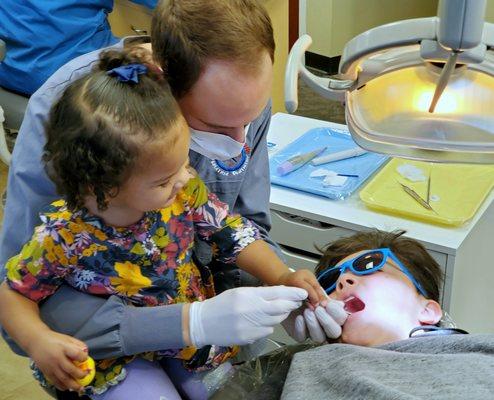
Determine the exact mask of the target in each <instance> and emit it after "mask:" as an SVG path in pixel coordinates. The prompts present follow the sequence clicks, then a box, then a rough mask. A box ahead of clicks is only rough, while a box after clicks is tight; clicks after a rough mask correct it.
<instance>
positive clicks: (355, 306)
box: [343, 296, 365, 314]
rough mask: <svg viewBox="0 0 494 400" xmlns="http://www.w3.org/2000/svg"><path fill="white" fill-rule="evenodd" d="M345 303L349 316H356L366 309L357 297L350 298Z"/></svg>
mask: <svg viewBox="0 0 494 400" xmlns="http://www.w3.org/2000/svg"><path fill="white" fill-rule="evenodd" d="M344 303H345V306H344V307H343V308H344V309H345V311H346V312H347V313H349V314H355V313H357V312H359V311H362V310H363V309H364V308H365V303H364V302H363V301H362V300H360V299H359V298H358V297H355V296H350V297H348V298H347V299H346V300H344Z"/></svg>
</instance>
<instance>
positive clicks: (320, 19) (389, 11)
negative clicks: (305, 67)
mask: <svg viewBox="0 0 494 400" xmlns="http://www.w3.org/2000/svg"><path fill="white" fill-rule="evenodd" d="M490 1H491V2H492V1H493V0H490ZM306 3H307V10H306V11H307V12H306V14H307V21H306V29H307V33H308V34H309V35H311V36H312V38H313V40H314V43H313V45H312V46H311V48H310V51H311V52H314V53H317V54H321V55H324V56H328V57H334V56H337V55H341V53H342V50H343V47H344V46H345V44H346V42H348V41H349V40H350V39H351V38H353V37H354V36H356V35H358V34H359V33H362V32H365V31H366V30H368V29H370V28H373V27H375V26H379V25H383V24H386V23H389V22H393V21H399V20H402V19H410V18H419V17H428V16H433V15H436V12H437V3H438V1H437V0H306ZM493 11H494V10H493ZM493 15H494V12H493Z"/></svg>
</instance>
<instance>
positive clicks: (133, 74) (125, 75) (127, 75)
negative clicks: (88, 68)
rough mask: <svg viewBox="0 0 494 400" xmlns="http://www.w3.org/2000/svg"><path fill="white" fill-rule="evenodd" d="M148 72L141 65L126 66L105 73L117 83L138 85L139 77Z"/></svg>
mask: <svg viewBox="0 0 494 400" xmlns="http://www.w3.org/2000/svg"><path fill="white" fill-rule="evenodd" d="M146 72H148V68H147V67H146V66H145V65H143V64H127V65H121V66H120V67H116V68H113V69H111V70H109V71H107V72H106V74H107V75H109V76H115V77H116V78H117V79H118V81H119V82H134V83H139V75H142V74H145V73H146Z"/></svg>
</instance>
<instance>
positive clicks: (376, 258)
mask: <svg viewBox="0 0 494 400" xmlns="http://www.w3.org/2000/svg"><path fill="white" fill-rule="evenodd" d="M388 258H391V260H393V261H394V262H395V264H396V265H397V266H398V268H400V270H401V272H403V273H404V274H405V275H406V276H407V278H408V279H410V281H412V283H413V284H414V285H415V287H416V288H417V290H418V291H419V292H420V294H421V295H422V296H424V297H427V295H426V293H425V290H424V289H423V288H422V286H421V285H420V283H418V282H417V281H416V280H415V278H414V277H413V275H412V274H411V273H410V271H409V270H408V269H407V268H406V267H405V266H404V265H403V264H402V263H401V261H400V260H398V257H396V256H395V255H394V253H393V252H392V251H391V249H388V248H382V249H375V250H370V251H367V252H365V253H363V254H360V255H359V256H357V257H355V258H352V259H351V260H348V261H345V262H344V263H343V264H341V265H337V266H336V267H332V268H328V269H326V270H324V271H322V272H321V273H320V274H318V276H317V280H318V281H319V284H320V285H321V286H322V287H323V289H324V290H325V291H326V293H327V294H330V293H331V292H332V291H333V290H335V288H336V283H337V282H338V278H339V277H340V275H341V274H343V273H344V272H345V271H346V270H350V271H351V272H352V273H354V274H355V275H369V274H372V273H374V272H376V271H379V270H380V269H381V268H382V267H384V265H385V264H386V261H387V260H388Z"/></svg>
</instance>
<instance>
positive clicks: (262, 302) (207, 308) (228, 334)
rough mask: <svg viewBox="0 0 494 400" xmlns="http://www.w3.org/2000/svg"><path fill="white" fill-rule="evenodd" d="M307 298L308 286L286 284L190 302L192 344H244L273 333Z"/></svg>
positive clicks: (236, 291)
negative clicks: (274, 328)
mask: <svg viewBox="0 0 494 400" xmlns="http://www.w3.org/2000/svg"><path fill="white" fill-rule="evenodd" d="M306 298H307V292H306V291H305V290H304V289H300V288H295V287H286V286H270V287H241V288H235V289H230V290H227V291H225V292H223V293H221V294H219V295H218V296H215V297H213V298H211V299H207V300H205V301H196V302H194V303H192V304H191V305H190V310H189V333H190V339H191V342H192V344H193V345H194V346H195V347H202V346H205V345H208V344H215V345H219V346H229V345H243V344H249V343H253V342H255V341H256V340H258V339H260V338H262V337H265V336H268V335H270V334H271V333H273V326H274V325H276V324H279V323H280V322H281V321H283V320H284V319H285V318H286V317H287V316H288V315H289V314H290V312H292V311H293V310H296V309H297V308H299V307H300V306H301V305H302V301H303V300H305V299H306Z"/></svg>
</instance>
